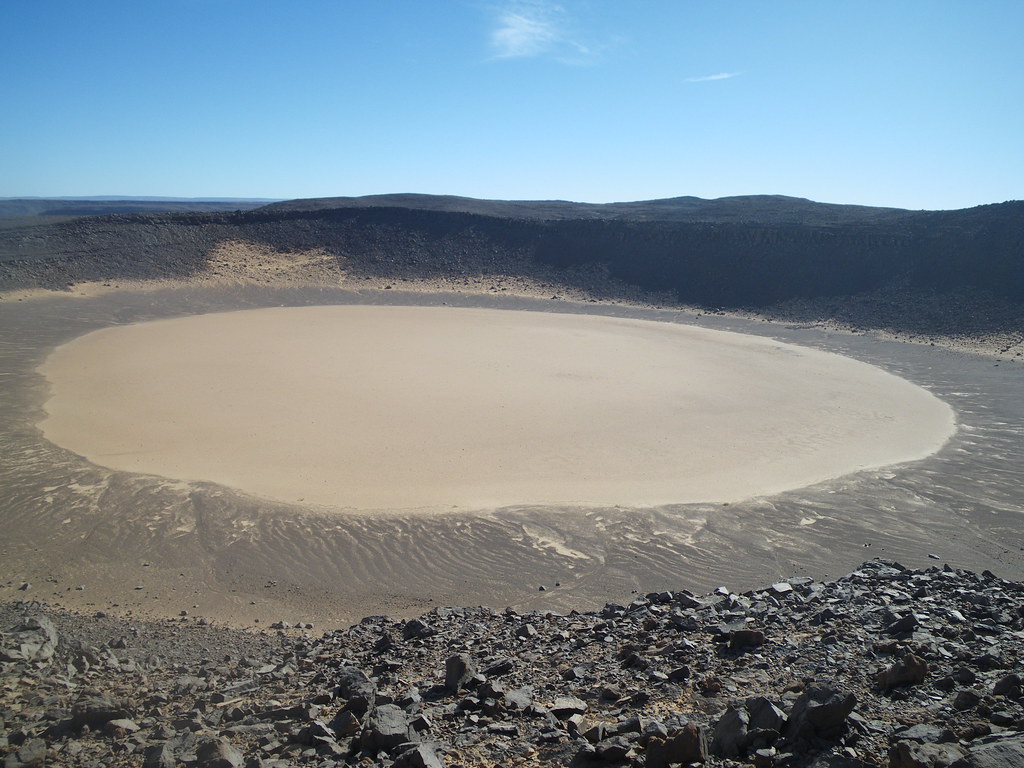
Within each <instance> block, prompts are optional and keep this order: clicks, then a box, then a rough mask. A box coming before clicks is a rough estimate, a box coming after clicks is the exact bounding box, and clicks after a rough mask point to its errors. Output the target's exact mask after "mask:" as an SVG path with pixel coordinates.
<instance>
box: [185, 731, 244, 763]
mask: <svg viewBox="0 0 1024 768" xmlns="http://www.w3.org/2000/svg"><path fill="white" fill-rule="evenodd" d="M244 764H245V760H244V759H243V758H242V753H241V752H239V751H238V750H237V749H235V748H234V747H233V746H231V744H230V743H229V742H228V741H227V740H225V739H222V738H219V737H217V738H212V739H207V740H205V741H202V742H200V743H199V746H198V747H196V766H197V767H198V768H242V766H243V765H244Z"/></svg>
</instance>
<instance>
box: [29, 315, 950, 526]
mask: <svg viewBox="0 0 1024 768" xmlns="http://www.w3.org/2000/svg"><path fill="white" fill-rule="evenodd" d="M40 370H41V372H42V373H43V374H44V375H45V376H46V377H47V379H48V380H49V381H50V384H51V388H52V396H51V398H50V400H49V401H48V402H47V403H46V411H47V414H48V416H47V418H46V419H45V420H44V421H43V422H42V423H41V425H40V426H41V428H42V430H43V432H44V434H45V435H46V437H47V438H48V439H49V440H51V441H52V442H54V443H56V444H58V445H61V446H63V447H65V448H67V449H70V450H71V451H74V452H76V453H78V454H81V455H82V456H84V457H86V458H87V459H89V460H90V461H92V462H94V463H96V464H100V465H102V466H106V467H110V468H113V469H118V470H127V471H131V472H143V473H150V474H157V475H162V476H165V477H169V478H175V479H183V480H203V481H212V482H215V483H220V484H223V485H226V486H230V487H232V488H236V489H239V490H242V491H245V492H247V493H251V494H255V495H258V496H262V497H266V498H270V499H276V500H281V501H286V502H302V503H305V504H316V505H326V506H331V507H338V508H356V509H366V510H372V509H434V510H436V509H451V508H453V507H460V508H468V509H481V508H491V507H497V506H505V505H513V504H543V505H584V504H585V505H612V504H622V505H634V506H646V505H659V504H666V503H683V502H698V501H718V502H725V501H735V500H739V499H743V498H748V497H751V496H757V495H762V494H770V493H775V492H778V491H782V490H786V489H791V488H797V487H802V486H805V485H809V484H811V483H815V482H818V481H821V480H825V479H828V478H832V477H838V476H840V475H844V474H847V473H849V472H853V471H855V470H858V469H863V468H868V467H878V466H883V465H887V464H893V463H897V462H903V461H908V460H913V459H919V458H923V457H925V456H927V455H929V454H931V453H933V452H934V451H936V450H938V448H939V447H941V446H942V445H943V443H945V441H946V440H947V439H948V438H949V437H950V436H951V434H952V433H953V431H954V429H955V422H954V416H953V412H952V410H951V409H950V408H949V406H947V405H946V404H945V403H943V402H942V401H940V400H939V399H937V398H936V397H934V396H933V395H932V394H930V393H929V392H927V391H926V390H924V389H922V388H920V387H918V386H916V385H914V384H911V383H909V382H907V381H905V380H903V379H901V378H899V377H897V376H894V375H892V374H889V373H886V372H885V371H882V370H881V369H879V368H876V367H873V366H870V365H867V364H865V363H861V362H858V361H855V360H852V359H849V358H845V357H842V356H839V355H834V354H829V353H825V352H820V351H816V350H811V349H807V348H803V347H798V346H793V345H789V344H783V343H780V342H776V341H772V340H769V339H764V338H760V337H754V336H747V335H740V334H734V333H726V332H722V331H711V330H704V329H700V328H695V327H691V326H683V325H673V324H668V323H658V322H651V321H643V320H629V319H621V318H609V317H600V316H590V315H562V314H551V313H543V312H526V311H507V310H493V309H464V308H448V307H377V306H324V307H289V308H275V309H258V310H248V311H241V312H227V313H220V314H209V315H199V316H192V317H185V318H179V319H172V320H163V321H157V322H147V323H139V324H135V325H129V326H118V327H112V328H107V329H104V330H100V331H96V332H93V333H89V334H87V335H85V336H82V337H80V338H78V339H75V340H73V341H71V342H70V343H68V344H65V345H63V346H61V347H60V348H58V349H57V350H56V351H55V352H54V353H53V354H52V355H51V356H50V357H49V358H48V359H47V360H46V362H45V363H44V364H43V365H42V366H41V368H40Z"/></svg>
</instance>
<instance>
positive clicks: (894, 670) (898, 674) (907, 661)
mask: <svg viewBox="0 0 1024 768" xmlns="http://www.w3.org/2000/svg"><path fill="white" fill-rule="evenodd" d="M927 676H928V662H927V661H925V660H924V659H922V658H920V657H918V656H915V655H914V654H912V653H908V654H907V655H906V656H905V657H904V658H902V659H900V660H899V661H897V662H896V663H895V664H893V665H892V666H891V667H889V668H888V669H883V670H881V671H880V672H879V673H878V674H877V676H876V677H875V682H876V684H877V685H878V687H879V688H880V689H881V690H882V691H891V690H892V689H893V688H896V687H898V686H901V685H919V684H921V683H923V682H924V680H925V677H927Z"/></svg>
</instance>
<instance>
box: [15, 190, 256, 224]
mask: <svg viewBox="0 0 1024 768" xmlns="http://www.w3.org/2000/svg"><path fill="white" fill-rule="evenodd" d="M268 202H272V201H270V200H262V199H260V200H257V199H246V198H238V199H234V198H185V197H59V198H40V197H25V198H0V217H7V216H102V215H105V214H108V213H168V212H174V211H178V212H180V211H249V210H252V209H253V208H259V207H261V206H263V205H266V204H267V203H268ZM0 227H3V222H0Z"/></svg>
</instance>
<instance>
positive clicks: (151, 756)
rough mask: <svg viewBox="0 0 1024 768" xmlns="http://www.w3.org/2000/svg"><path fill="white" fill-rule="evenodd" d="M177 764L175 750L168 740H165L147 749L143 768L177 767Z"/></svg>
mask: <svg viewBox="0 0 1024 768" xmlns="http://www.w3.org/2000/svg"><path fill="white" fill-rule="evenodd" d="M177 764H178V761H177V759H176V758H175V756H174V750H173V749H172V748H171V746H170V745H169V744H168V743H167V742H164V743H163V744H154V745H153V746H151V747H149V748H148V749H146V752H145V758H144V759H143V761H142V768H175V766H177Z"/></svg>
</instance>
